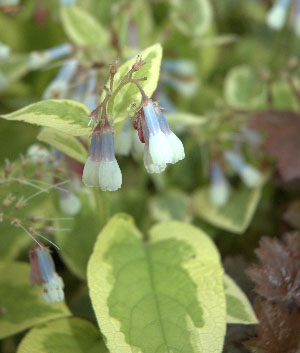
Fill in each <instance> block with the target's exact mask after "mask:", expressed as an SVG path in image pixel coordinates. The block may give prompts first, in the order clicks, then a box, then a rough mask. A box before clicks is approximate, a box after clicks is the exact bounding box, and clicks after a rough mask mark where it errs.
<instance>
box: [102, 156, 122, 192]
mask: <svg viewBox="0 0 300 353" xmlns="http://www.w3.org/2000/svg"><path fill="white" fill-rule="evenodd" d="M99 185H100V188H101V190H103V191H106V190H107V191H116V190H118V189H120V188H121V186H122V173H121V170H120V167H119V165H118V162H117V160H116V159H114V160H112V161H105V160H104V161H100V166H99Z"/></svg>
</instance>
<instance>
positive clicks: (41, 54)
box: [28, 43, 73, 70]
mask: <svg viewBox="0 0 300 353" xmlns="http://www.w3.org/2000/svg"><path fill="white" fill-rule="evenodd" d="M72 50H73V47H72V45H71V44H69V43H65V44H61V45H58V46H56V47H53V48H49V49H46V50H42V51H33V52H31V53H30V54H29V61H28V65H29V68H30V69H31V70H38V69H40V68H42V67H44V66H46V65H47V64H49V62H51V61H52V60H55V59H59V58H61V57H63V56H66V55H68V54H70V53H71V52H72Z"/></svg>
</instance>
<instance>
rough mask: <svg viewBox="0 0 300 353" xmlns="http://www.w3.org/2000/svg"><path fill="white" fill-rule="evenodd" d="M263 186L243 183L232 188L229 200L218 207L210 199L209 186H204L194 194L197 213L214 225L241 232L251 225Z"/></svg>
mask: <svg viewBox="0 0 300 353" xmlns="http://www.w3.org/2000/svg"><path fill="white" fill-rule="evenodd" d="M261 190H262V187H261V186H259V187H257V188H255V189H250V188H247V187H246V186H244V185H241V186H240V187H238V188H237V189H235V190H232V193H231V195H230V199H229V201H228V202H227V203H226V205H225V206H223V207H217V206H215V205H214V204H212V203H211V201H210V196H209V188H208V187H207V188H202V189H201V190H198V191H196V192H195V194H194V196H193V202H194V208H195V212H196V214H197V215H198V216H199V217H201V218H203V219H204V220H205V221H207V222H208V223H211V224H212V225H214V226H216V227H219V228H222V229H225V230H228V231H230V232H233V233H238V234H241V233H243V232H244V231H245V230H246V228H247V227H248V226H249V223H250V222H251V219H252V217H253V215H254V212H255V210H256V207H257V205H258V202H259V200H260V197H261Z"/></svg>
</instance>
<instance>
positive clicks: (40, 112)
mask: <svg viewBox="0 0 300 353" xmlns="http://www.w3.org/2000/svg"><path fill="white" fill-rule="evenodd" d="M88 114H89V110H88V108H87V107H86V106H85V105H83V104H81V103H78V102H75V101H71V100H66V99H62V100H58V99H56V100H45V101H41V102H37V103H34V104H30V105H28V106H26V107H24V108H21V109H19V110H16V111H15V112H13V113H9V114H4V115H1V118H3V119H6V120H12V121H16V120H17V121H25V122H26V123H30V124H34V125H40V126H47V127H51V128H54V129H57V130H59V131H62V132H64V133H66V134H69V135H73V136H84V135H88V134H89V133H90V131H91V129H90V128H88V126H87V125H88V122H89V118H88Z"/></svg>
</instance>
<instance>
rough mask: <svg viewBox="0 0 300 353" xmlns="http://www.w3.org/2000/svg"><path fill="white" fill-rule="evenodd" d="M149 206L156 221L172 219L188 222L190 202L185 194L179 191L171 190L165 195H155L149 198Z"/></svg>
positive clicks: (189, 218) (189, 219)
mask: <svg viewBox="0 0 300 353" xmlns="http://www.w3.org/2000/svg"><path fill="white" fill-rule="evenodd" d="M149 208H150V212H151V215H152V217H153V218H154V219H155V220H156V221H170V220H172V219H174V220H178V221H183V222H190V221H191V218H192V217H191V202H190V199H189V198H188V196H187V195H185V194H184V193H182V192H179V191H171V192H168V193H167V194H166V195H161V196H155V197H153V198H152V199H151V200H150V203H149Z"/></svg>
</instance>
